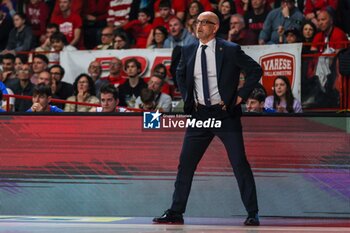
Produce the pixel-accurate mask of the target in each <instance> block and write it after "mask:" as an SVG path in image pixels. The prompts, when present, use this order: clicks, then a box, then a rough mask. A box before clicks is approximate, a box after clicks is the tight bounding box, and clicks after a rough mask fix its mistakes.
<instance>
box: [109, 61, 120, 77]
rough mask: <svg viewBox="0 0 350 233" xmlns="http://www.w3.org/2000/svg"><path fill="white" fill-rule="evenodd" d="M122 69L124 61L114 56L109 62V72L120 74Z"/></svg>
mask: <svg viewBox="0 0 350 233" xmlns="http://www.w3.org/2000/svg"><path fill="white" fill-rule="evenodd" d="M121 70H122V62H121V61H120V60H118V59H116V58H113V59H112V60H111V62H110V63H109V73H110V74H112V75H118V74H119V73H120V71H121Z"/></svg>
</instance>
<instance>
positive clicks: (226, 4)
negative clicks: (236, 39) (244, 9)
mask: <svg viewBox="0 0 350 233" xmlns="http://www.w3.org/2000/svg"><path fill="white" fill-rule="evenodd" d="M218 10H219V11H218V12H217V13H218V16H219V19H220V28H219V30H218V32H217V35H218V36H219V37H221V38H223V39H225V40H226V39H227V36H228V32H229V31H230V20H231V15H233V14H235V13H236V8H235V5H234V4H233V2H232V1H230V0H223V1H220V3H219V9H218Z"/></svg>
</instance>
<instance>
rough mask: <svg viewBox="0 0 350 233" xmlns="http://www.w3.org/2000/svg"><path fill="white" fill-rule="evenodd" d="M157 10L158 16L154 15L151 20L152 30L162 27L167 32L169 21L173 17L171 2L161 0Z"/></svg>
mask: <svg viewBox="0 0 350 233" xmlns="http://www.w3.org/2000/svg"><path fill="white" fill-rule="evenodd" d="M158 8H159V15H157V14H156V17H155V18H154V20H153V28H156V27H157V26H164V27H165V28H166V29H167V30H168V31H169V21H170V19H171V18H172V17H174V15H173V14H172V11H171V2H170V1H169V0H161V1H160V2H159V6H158ZM152 39H153V38H152Z"/></svg>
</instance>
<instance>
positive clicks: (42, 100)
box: [32, 95, 51, 111]
mask: <svg viewBox="0 0 350 233" xmlns="http://www.w3.org/2000/svg"><path fill="white" fill-rule="evenodd" d="M32 101H33V104H35V103H38V104H40V105H41V106H42V111H45V110H46V109H47V107H48V105H49V103H50V101H51V96H47V95H33V97H32Z"/></svg>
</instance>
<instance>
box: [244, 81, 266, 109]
mask: <svg viewBox="0 0 350 233" xmlns="http://www.w3.org/2000/svg"><path fill="white" fill-rule="evenodd" d="M265 98H266V91H265V89H264V87H263V86H262V85H261V84H260V85H259V86H258V87H256V88H254V89H253V91H252V92H251V93H250V95H249V96H248V99H247V101H246V111H247V112H256V113H262V112H265V109H264V104H265Z"/></svg>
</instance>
